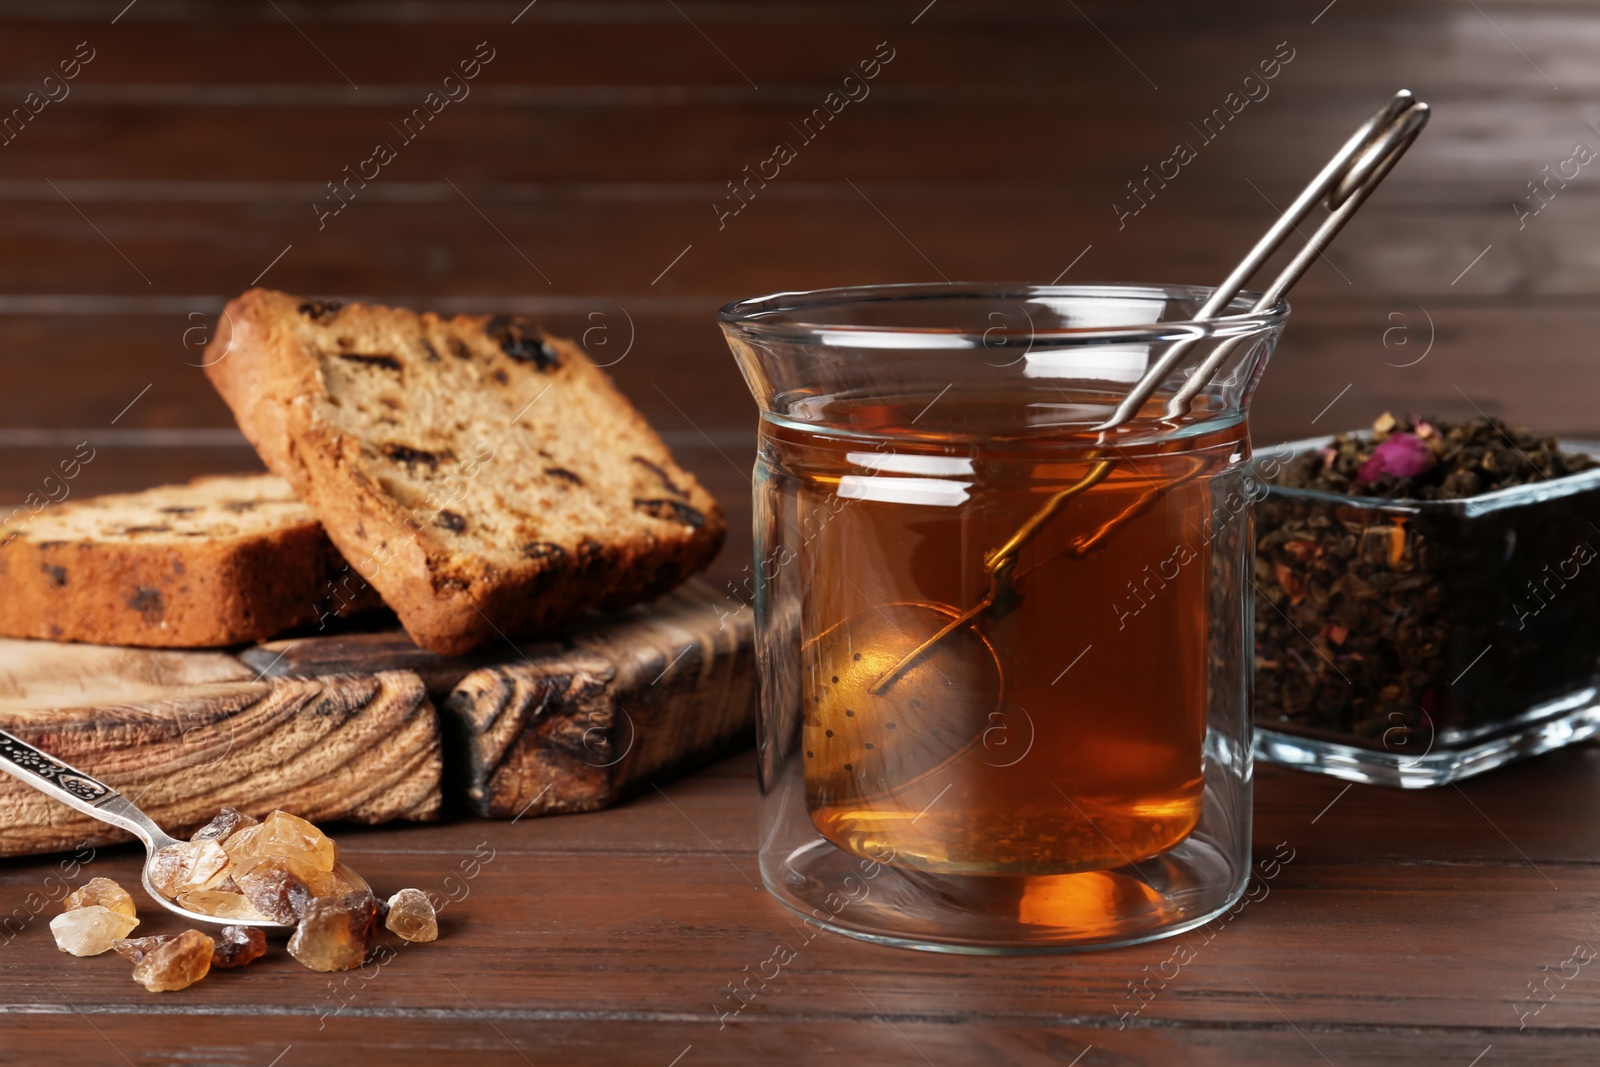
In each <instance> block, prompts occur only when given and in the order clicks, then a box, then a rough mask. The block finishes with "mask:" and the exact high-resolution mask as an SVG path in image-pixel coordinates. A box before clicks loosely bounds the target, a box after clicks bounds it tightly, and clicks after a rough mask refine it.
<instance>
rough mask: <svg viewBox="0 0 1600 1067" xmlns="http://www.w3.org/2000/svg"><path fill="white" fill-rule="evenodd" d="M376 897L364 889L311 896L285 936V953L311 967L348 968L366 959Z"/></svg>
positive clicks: (375, 921) (375, 924)
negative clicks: (326, 896) (286, 941)
mask: <svg viewBox="0 0 1600 1067" xmlns="http://www.w3.org/2000/svg"><path fill="white" fill-rule="evenodd" d="M377 918H378V901H377V899H376V898H375V897H373V895H372V894H371V893H370V892H368V891H367V890H364V889H363V890H360V891H359V892H355V893H347V894H346V895H344V896H342V897H329V898H322V899H313V900H312V901H311V903H310V904H308V905H307V906H306V910H305V914H304V916H303V917H302V918H301V919H300V925H299V926H298V927H297V928H296V929H295V932H294V936H292V937H291V938H289V955H291V956H293V957H294V958H295V959H297V960H299V961H300V962H301V963H303V964H305V965H306V966H307V967H310V968H311V969H312V970H313V971H348V970H350V969H351V968H354V967H359V966H361V964H362V963H364V962H365V961H366V958H367V949H368V948H369V947H370V946H371V944H372V936H373V933H374V928H375V927H376V926H377Z"/></svg>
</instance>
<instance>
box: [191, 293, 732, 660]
mask: <svg viewBox="0 0 1600 1067" xmlns="http://www.w3.org/2000/svg"><path fill="white" fill-rule="evenodd" d="M206 359H207V367H206V373H207V374H208V375H209V376H210V378H211V381H212V383H213V384H214V385H215V386H216V387H217V390H218V391H219V392H220V393H221V394H222V396H223V399H224V400H226V401H227V402H228V406H229V407H231V408H232V409H233V413H234V416H235V418H237V419H238V421H239V426H240V428H241V429H243V430H244V433H245V436H246V437H248V438H249V439H250V442H251V443H252V444H253V445H255V447H256V451H257V452H259V453H260V454H261V458H262V459H263V460H264V461H265V462H266V464H267V466H268V467H269V468H270V469H272V470H273V471H275V472H276V473H278V474H281V475H283V477H285V478H286V479H288V481H289V484H290V485H292V486H293V487H294V490H295V492H297V493H298V494H300V497H301V499H302V500H304V501H305V502H306V503H307V504H309V505H310V506H311V509H312V511H314V512H315V513H316V515H317V518H318V519H320V520H321V521H322V525H323V528H324V529H326V530H327V532H328V536H329V537H331V538H332V539H333V542H334V544H336V545H338V546H339V548H340V550H341V551H343V553H344V555H345V558H346V559H348V560H349V561H350V565H351V567H352V568H353V569H354V570H355V571H356V572H357V573H359V575H360V576H361V577H362V578H364V579H365V580H366V581H368V582H370V583H371V584H372V585H373V586H375V587H377V589H378V592H379V593H381V594H382V596H383V599H384V601H385V602H386V603H387V604H388V605H389V606H390V607H391V608H393V609H394V611H395V613H396V614H397V615H399V616H400V621H401V623H402V624H403V625H404V626H405V628H406V632H407V633H409V634H410V635H411V638H412V640H414V641H416V642H417V643H418V644H419V645H422V646H423V647H425V648H428V649H430V650H432V651H435V652H441V653H447V654H449V653H459V652H464V651H466V650H467V649H469V648H472V647H473V646H475V645H478V644H480V643H482V642H484V641H486V640H490V639H493V638H495V637H497V636H498V635H504V636H507V637H515V636H518V635H521V634H527V633H531V632H536V631H538V630H541V629H544V628H547V627H549V626H551V625H554V624H557V623H561V622H563V621H566V620H569V619H571V618H572V617H574V616H575V615H577V614H579V613H580V612H582V611H583V610H585V609H587V608H590V607H602V608H613V607H621V606H624V605H626V604H630V603H633V602H635V601H638V600H643V599H646V598H649V597H653V596H657V595H659V594H661V593H664V592H666V591H667V590H668V589H671V588H672V587H673V586H675V585H677V584H678V583H679V582H681V581H683V580H684V579H685V578H687V577H689V576H690V575H692V574H694V573H695V572H696V571H698V570H700V569H701V568H703V567H704V566H705V565H706V564H707V563H709V562H710V561H711V559H712V557H713V556H715V555H716V552H717V549H718V548H720V547H721V544H722V536H723V532H724V523H723V520H722V514H721V512H720V510H719V509H718V507H717V504H716V502H715V501H714V500H713V499H712V497H711V495H710V494H709V493H707V492H706V491H705V490H704V489H703V488H701V486H700V484H699V483H698V482H696V481H695V479H694V477H693V476H692V475H690V474H689V473H688V472H686V471H684V470H683V469H682V468H681V467H679V466H678V465H677V464H676V463H675V462H674V461H673V459H672V455H671V453H669V452H668V451H667V448H666V446H665V445H663V444H662V443H661V438H660V437H658V436H657V435H656V433H655V431H654V430H652V429H651V428H650V426H649V424H648V423H646V422H645V420H644V417H643V416H642V415H640V414H639V413H638V412H637V411H635V410H634V408H633V406H632V405H631V404H629V403H628V401H627V399H626V398H625V397H623V396H622V394H621V393H619V392H618V391H617V389H616V388H615V386H613V385H612V384H611V380H610V378H608V377H607V376H606V374H605V373H604V372H603V371H601V370H599V369H598V368H596V367H595V366H594V365H593V364H591V363H590V362H589V361H588V360H586V359H585V358H584V356H583V354H582V351H581V350H580V349H579V348H578V347H577V346H576V345H574V344H572V343H571V342H569V341H564V340H560V339H557V338H553V337H550V336H548V335H546V334H545V333H543V332H542V331H541V330H539V329H538V328H537V327H536V326H534V325H532V324H531V323H528V322H526V321H524V320H522V319H518V318H507V317H504V316H495V317H493V318H490V317H487V316H472V315H457V316H455V317H453V318H444V317H441V316H439V315H435V314H432V313H426V314H418V313H416V312H413V311H408V310H405V309H402V308H387V307H380V306H377V305H363V304H347V305H344V306H340V305H338V304H334V303H324V302H322V301H306V300H301V299H300V298H298V297H293V296H289V295H288V294H285V293H279V292H272V291H269V290H263V289H253V290H251V291H250V292H248V293H245V294H244V295H243V296H241V297H239V298H238V299H237V300H234V301H232V302H231V303H229V304H228V307H227V309H226V312H225V313H224V315H223V318H222V321H221V323H220V325H219V327H218V330H217V334H216V337H215V338H214V339H213V340H212V342H211V348H210V349H209V350H208V352H207V357H206Z"/></svg>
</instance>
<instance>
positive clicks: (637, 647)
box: [0, 582, 755, 855]
mask: <svg viewBox="0 0 1600 1067" xmlns="http://www.w3.org/2000/svg"><path fill="white" fill-rule="evenodd" d="M752 646H753V622H752V618H751V612H750V610H749V609H748V608H746V607H743V606H740V605H737V604H733V603H730V602H728V601H727V600H725V599H724V598H723V597H721V596H719V595H718V594H717V593H716V592H715V591H713V590H712V589H711V588H710V587H709V586H707V585H705V584H704V583H699V582H693V583H690V584H689V585H688V586H685V587H684V588H683V589H681V590H679V591H677V592H675V593H673V594H670V595H669V596H667V597H664V598H662V599H661V600H659V601H657V602H655V603H654V604H651V605H648V606H644V607H639V608H634V609H631V610H630V611H627V612H623V613H621V614H619V615H617V616H613V617H610V618H606V619H603V620H596V621H594V622H592V623H589V624H586V625H584V626H581V627H578V628H575V629H574V630H573V631H571V632H570V633H568V634H566V635H565V636H564V637H563V638H562V639H560V640H551V641H546V642H541V643H538V644H533V645H523V646H521V647H515V646H510V645H508V646H507V647H506V648H504V649H503V650H501V651H499V652H492V651H491V652H487V653H480V654H476V655H474V656H472V657H441V656H435V655H433V654H432V653H429V652H426V651H424V650H422V649H419V648H417V647H416V646H415V645H413V644H412V643H411V642H410V641H409V640H408V639H407V638H406V637H405V635H404V633H402V632H400V631H398V630H395V631H392V632H391V631H385V632H380V633H348V634H342V635H333V636H327V637H308V638H295V639H290V640H285V641H275V642H268V643H265V644H262V645H258V646H252V647H250V648H246V649H243V650H240V651H237V652H234V653H227V652H208V651H195V652H185V651H153V650H145V649H126V648H113V647H104V646H94V645H62V644H54V643H51V642H43V641H15V640H0V727H4V728H5V729H8V730H10V731H11V732H13V733H15V734H17V735H18V736H19V737H22V738H23V739H24V740H26V741H28V742H30V743H31V744H34V745H37V746H38V747H39V748H41V749H43V750H45V751H46V752H49V753H50V754H52V755H54V756H56V757H58V758H60V759H62V760H64V761H66V762H68V763H71V764H74V765H76V766H78V767H80V768H81V769H83V770H85V771H87V772H89V773H90V774H93V775H95V776H97V777H99V778H101V779H103V780H104V781H106V782H107V783H108V784H109V785H111V786H113V787H114V788H116V789H118V790H119V791H121V792H123V793H125V794H126V795H127V796H129V797H131V798H134V799H135V800H136V802H137V803H139V804H140V805H141V806H142V807H144V808H145V810H146V811H148V812H149V813H150V815H151V816H152V817H153V818H154V819H155V820H156V821H157V822H158V823H161V824H162V825H164V826H166V827H167V828H168V829H169V830H172V831H174V832H176V831H180V830H187V829H189V828H192V827H194V826H198V825H199V824H201V823H203V822H205V821H206V820H207V819H209V818H210V817H211V816H212V815H214V814H215V813H216V811H217V809H218V808H220V807H223V806H231V807H236V808H240V809H242V810H245V811H249V812H252V813H256V814H260V813H263V812H265V811H268V810H270V809H272V808H274V807H282V808H286V809H288V810H291V811H294V812H295V813H296V814H299V815H303V816H305V817H306V818H309V819H311V820H313V821H317V822H324V821H336V820H350V821H356V822H367V823H377V822H384V821H388V820H393V819H433V818H437V817H438V815H439V813H440V811H441V808H442V807H444V806H446V805H449V804H450V802H451V801H452V800H453V801H454V802H455V804H456V805H464V806H466V807H469V808H470V809H471V810H473V811H475V812H477V813H479V814H482V815H487V816H491V817H507V818H517V817H520V816H522V815H525V814H526V815H539V814H549V813H558V812H575V811H589V810H593V809H596V808H601V807H605V806H607V805H609V804H612V803H614V802H616V801H617V800H619V799H621V798H623V797H625V796H626V795H628V793H629V792H631V791H633V790H636V789H638V788H641V787H646V786H647V785H648V783H649V782H651V781H655V780H658V779H660V778H663V777H664V776H665V775H667V774H670V773H674V772H678V771H682V770H684V769H688V768H691V767H694V766H697V765H699V764H701V763H703V762H705V761H707V760H709V759H712V758H714V757H716V756H718V755H720V754H722V753H724V752H726V751H728V750H729V749H730V748H733V747H736V746H738V745H741V744H745V743H747V742H748V741H749V739H750V737H751V734H752V729H753V721H754V709H755V667H754V655H753V651H752ZM430 694H432V698H431V699H430ZM441 742H443V743H441ZM126 839H127V835H126V834H123V833H121V832H120V831H117V830H113V829H112V828H111V827H108V826H105V825H104V824H103V823H98V822H96V821H94V820H92V819H90V818H88V817H87V816H84V815H81V814H79V813H78V812H76V811H74V810H72V809H70V808H67V807H66V806H64V805H61V804H58V803H56V802H55V801H53V800H51V799H49V798H47V797H45V796H43V795H42V794H39V793H37V792H35V791H34V790H32V789H30V788H28V787H27V786H25V785H23V784H22V783H21V782H18V781H16V780H14V779H12V778H10V777H7V776H3V775H0V855H22V854H27V853H34V852H45V851H53V850H58V849H67V848H76V847H81V846H82V845H85V844H100V843H105V842H111V841H119V840H126Z"/></svg>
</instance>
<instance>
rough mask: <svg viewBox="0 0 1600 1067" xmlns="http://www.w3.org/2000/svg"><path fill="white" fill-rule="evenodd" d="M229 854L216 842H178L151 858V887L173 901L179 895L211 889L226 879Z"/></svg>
mask: <svg viewBox="0 0 1600 1067" xmlns="http://www.w3.org/2000/svg"><path fill="white" fill-rule="evenodd" d="M227 867H228V854H227V853H226V852H224V851H223V850H222V846H221V845H219V844H217V843H216V842H215V841H179V842H178V843H177V844H175V845H168V846H167V847H166V848H164V849H161V850H160V851H159V852H157V853H156V854H155V855H154V856H152V857H151V859H150V884H151V886H153V887H154V888H155V890H156V891H157V892H158V893H161V894H162V895H163V896H165V897H168V898H169V899H176V898H177V897H178V895H179V894H181V893H188V892H191V891H193V890H198V889H211V888H213V887H215V886H216V885H217V884H218V883H219V882H221V881H222V880H223V879H224V878H226V877H227V876H228V871H227Z"/></svg>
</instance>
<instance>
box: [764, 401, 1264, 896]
mask: <svg viewBox="0 0 1600 1067" xmlns="http://www.w3.org/2000/svg"><path fill="white" fill-rule="evenodd" d="M924 403H925V401H924ZM996 403H998V401H986V400H985V399H984V398H982V397H981V396H976V397H975V396H972V395H968V396H966V397H964V398H962V399H961V400H959V401H958V400H956V399H955V398H954V397H946V398H944V399H942V400H940V401H939V402H937V403H935V404H933V405H932V406H931V407H929V408H928V409H927V410H926V411H925V412H923V413H922V414H920V415H919V414H918V410H919V408H920V407H921V406H922V403H912V402H910V401H908V402H907V404H906V405H905V409H904V410H903V409H902V408H901V407H899V406H896V405H894V404H892V403H890V402H886V401H883V400H881V399H880V400H877V401H874V402H872V403H858V404H849V403H845V404H840V403H837V402H835V403H833V404H832V405H830V407H829V408H828V410H827V411H826V413H825V422H826V425H825V426H822V425H818V424H816V423H809V424H803V425H802V424H798V423H793V422H786V421H779V420H777V419H775V418H773V417H772V416H768V418H767V419H766V421H765V422H764V424H763V430H762V448H763V450H764V451H765V453H766V456H765V459H766V462H767V464H768V465H769V467H770V469H771V470H772V471H774V472H775V473H774V477H775V479H776V480H777V481H778V482H779V483H780V484H779V485H776V486H774V487H773V488H775V489H777V490H778V491H779V493H780V494H781V495H782V496H783V497H784V498H786V499H787V500H788V501H790V503H789V504H787V505H786V506H785V507H784V509H783V511H784V514H783V515H782V516H781V521H784V522H792V523H794V524H796V525H798V526H799V527H800V529H799V530H798V531H794V530H791V531H789V532H788V534H787V540H788V543H789V544H791V545H796V546H798V547H797V548H796V552H797V555H796V556H795V558H793V559H792V560H788V561H787V565H788V566H794V567H800V568H803V569H804V571H803V573H805V574H806V575H807V576H808V577H807V579H806V580H804V581H803V582H802V583H801V584H802V585H803V587H804V589H805V590H806V593H805V596H804V597H803V598H802V602H801V608H800V610H801V616H802V617H801V620H800V629H801V637H802V651H801V664H800V671H801V689H802V694H803V716H802V724H801V727H800V739H799V745H800V747H801V749H802V751H801V752H800V753H799V755H800V758H801V762H802V766H803V770H804V778H805V795H806V802H807V808H808V811H809V814H810V816H811V820H812V822H813V823H814V824H815V825H816V827H817V829H818V830H819V831H820V832H821V833H822V834H823V835H824V836H825V837H827V838H828V839H829V840H830V841H832V842H834V843H835V844H837V845H839V846H841V847H843V848H846V849H848V850H850V851H851V852H854V853H856V854H858V855H861V856H865V857H871V858H874V859H883V858H884V857H885V856H892V857H893V858H892V859H891V860H889V862H891V863H893V864H894V865H896V866H901V867H914V868H920V869H924V870H928V871H932V872H937V873H942V874H968V875H985V874H987V875H1052V874H1068V873H1072V872H1081V871H1092V870H1104V869H1113V868H1118V867H1125V866H1128V865H1129V864H1136V863H1138V862H1139V861H1140V860H1143V859H1147V858H1149V857H1152V856H1156V855H1158V854H1160V853H1163V852H1165V851H1166V850H1168V849H1170V848H1171V847H1172V846H1173V845H1175V844H1177V843H1178V842H1180V841H1182V840H1183V839H1184V838H1185V837H1186V836H1187V835H1188V834H1189V833H1190V832H1191V831H1192V830H1193V829H1194V828H1195V826H1196V823H1197V822H1198V820H1199V818H1200V812H1201V803H1202V793H1203V786H1204V763H1203V761H1204V756H1203V746H1204V741H1205V736H1206V721H1207V669H1208V665H1207V662H1206V656H1207V648H1208V635H1209V633H1210V629H1211V627H1210V602H1211V560H1210V545H1209V533H1208V531H1210V529H1211V528H1212V522H1211V519H1212V508H1213V504H1212V500H1211V494H1212V486H1211V484H1210V483H1211V478H1212V477H1213V476H1214V475H1215V474H1216V473H1218V472H1219V471H1220V470H1222V469H1223V468H1225V467H1227V466H1229V465H1230V464H1239V463H1241V462H1242V461H1243V460H1244V459H1245V458H1246V457H1247V452H1248V446H1247V444H1246V434H1245V427H1244V424H1243V423H1242V422H1239V423H1236V424H1234V425H1232V426H1229V427H1226V428H1223V429H1213V430H1210V431H1208V432H1204V433H1197V434H1196V435H1194V436H1190V437H1186V438H1182V437H1180V438H1176V439H1174V438H1168V439H1166V440H1164V441H1161V442H1159V443H1153V444H1143V445H1141V444H1137V443H1130V444H1123V445H1119V444H1117V443H1116V441H1115V437H1113V439H1112V442H1111V443H1110V444H1109V445H1106V444H1101V443H1099V442H1098V440H1097V437H1096V435H1095V434H1093V433H1090V432H1087V431H1086V430H1084V429H1083V427H1082V425H1081V424H1079V425H1077V426H1072V427H1067V428H1061V429H1050V428H1048V427H1044V428H1039V429H1034V430H1030V431H1029V432H1028V433H1026V434H1021V435H1017V436H1015V437H1013V438H1010V439H1000V440H996V439H994V438H992V437H984V436H980V435H979V434H978V433H977V432H976V430H977V428H981V427H984V426H991V427H992V426H993V425H995V424H996V422H997V419H996V418H995V417H994V411H995V408H994V404H996ZM1108 460H1109V462H1107V461H1108ZM1097 479H1098V480H1097ZM1084 482H1089V483H1092V484H1089V485H1088V487H1087V488H1083V489H1082V491H1081V492H1078V493H1077V494H1076V495H1073V496H1071V498H1070V499H1068V500H1066V501H1065V503H1064V504H1062V505H1061V506H1060V507H1059V509H1058V510H1057V511H1056V512H1055V513H1054V514H1052V515H1050V516H1049V517H1048V518H1046V519H1045V520H1044V521H1042V522H1039V521H1038V519H1037V517H1038V515H1039V512H1040V509H1041V506H1042V505H1044V504H1045V503H1046V502H1047V501H1049V500H1051V499H1052V497H1054V496H1055V495H1056V494H1059V493H1061V492H1062V490H1064V489H1067V488H1069V487H1072V486H1078V485H1080V483H1084ZM790 507H792V508H793V511H792V512H791V511H790V510H789V508H790ZM1030 520H1034V522H1035V526H1034V528H1032V529H1031V530H1030V529H1029V526H1028V524H1029V523H1030ZM1019 531H1027V532H1026V536H1024V537H1021V538H1018V535H1019ZM1014 538H1018V544H1019V547H1017V546H1015V545H1014V547H1016V552H1015V554H1014V559H1013V560H1011V561H1010V562H1009V563H1008V565H1007V566H1006V568H1005V571H1004V573H1003V574H1002V575H1001V579H1000V580H996V577H995V575H994V574H992V573H991V570H992V569H993V568H991V567H989V566H987V564H990V563H991V562H992V561H993V560H995V558H996V553H997V551H998V550H999V549H1001V547H1002V546H1006V545H1008V543H1013V542H1014ZM986 597H987V598H988V601H989V604H988V606H987V607H986V608H983V609H982V610H979V611H977V612H976V613H975V614H974V613H972V612H971V609H973V608H974V606H975V605H982V604H983V603H984V602H985V599H986ZM967 615H970V618H964V616H967ZM930 639H932V640H931V643H930Z"/></svg>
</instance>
